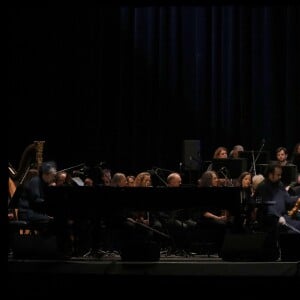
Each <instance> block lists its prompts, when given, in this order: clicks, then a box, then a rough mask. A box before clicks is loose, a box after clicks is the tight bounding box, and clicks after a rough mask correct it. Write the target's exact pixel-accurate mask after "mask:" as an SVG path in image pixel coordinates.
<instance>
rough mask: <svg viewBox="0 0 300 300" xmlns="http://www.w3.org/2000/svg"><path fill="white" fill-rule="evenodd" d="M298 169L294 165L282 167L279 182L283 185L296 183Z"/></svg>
mask: <svg viewBox="0 0 300 300" xmlns="http://www.w3.org/2000/svg"><path fill="white" fill-rule="evenodd" d="M297 174H298V169H297V166H296V165H287V166H283V167H282V174H281V181H282V183H283V184H284V185H286V186H287V185H289V184H290V183H291V182H293V181H297Z"/></svg>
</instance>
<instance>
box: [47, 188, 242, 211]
mask: <svg viewBox="0 0 300 300" xmlns="http://www.w3.org/2000/svg"><path fill="white" fill-rule="evenodd" d="M45 202H46V204H47V213H48V214H49V215H53V216H54V217H55V216H58V215H59V216H61V217H62V216H63V215H65V214H66V215H68V216H69V217H70V216H71V217H72V216H76V217H81V216H84V217H88V216H89V215H95V214H96V215H97V214H99V215H100V216H101V215H106V216H107V215H110V214H112V215H114V214H119V213H121V212H123V211H126V210H147V211H164V210H180V209H191V208H199V207H200V208H201V207H206V208H208V207H218V208H220V209H228V210H229V211H231V212H232V213H233V214H234V215H235V214H236V213H239V211H240V207H241V190H240V188H237V187H218V188H197V187H180V188H166V187H153V188H128V187H126V188H115V187H102V186H96V187H89V186H60V187H49V188H48V189H47V190H46V191H45Z"/></svg>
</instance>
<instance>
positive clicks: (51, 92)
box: [8, 5, 300, 172]
mask: <svg viewBox="0 0 300 300" xmlns="http://www.w3.org/2000/svg"><path fill="white" fill-rule="evenodd" d="M9 16H10V20H11V22H10V24H9V25H10V28H9V32H10V33H11V34H10V36H9V50H10V54H11V55H10V61H9V72H8V74H9V89H10V98H9V102H10V104H13V105H12V106H11V108H10V115H11V118H12V121H15V122H16V123H17V126H18V128H19V130H18V131H17V132H15V131H14V132H11V134H10V139H9V150H10V151H9V158H10V160H17V159H18V158H19V155H20V154H21V151H22V148H23V147H25V146H26V145H27V144H28V143H30V142H31V141H32V140H36V139H46V141H47V144H46V145H47V146H46V147H47V149H46V150H47V153H48V155H49V157H51V158H53V159H55V160H57V161H58V164H60V165H62V166H63V167H65V166H67V165H68V164H73V163H75V164H76V163H78V162H81V161H86V160H92V161H98V162H99V161H107V162H108V163H109V164H110V165H111V166H112V168H113V171H117V170H123V171H126V172H127V171H128V172H137V171H141V170H144V169H149V168H151V167H152V166H159V167H162V168H171V169H175V170H178V166H179V164H180V162H181V161H182V152H183V151H182V150H183V149H182V147H183V140H186V139H196V140H200V141H201V154H202V158H203V159H211V156H212V153H213V151H214V149H215V148H216V147H218V146H220V145H224V146H226V147H228V148H229V149H230V148H231V147H232V146H233V145H235V144H242V145H244V146H245V147H246V149H249V150H258V148H259V147H260V144H261V141H262V139H265V140H266V141H267V143H266V146H265V147H266V149H267V150H270V151H271V153H272V154H274V150H275V148H276V147H278V146H286V147H287V148H288V149H289V150H290V151H291V150H292V147H293V146H294V145H295V144H296V143H297V142H299V133H298V131H299V130H298V127H299V126H298V124H299V115H300V111H299V107H300V88H299V87H300V76H299V75H300V59H299V56H300V46H299V44H300V43H299V41H300V6H297V5H282V6H275V5H274V6H273V5H272V6H263V5H260V6H250V5H247V6H242V5H224V6H222V5H216V6H213V5H202V6H174V7H171V6H170V7H169V6H164V7H163V6H161V7H159V6H156V7H146V6H142V7H133V6H130V7H126V6H123V7H105V8H104V7H103V8H98V9H93V10H79V9H77V10H75V9H73V10H68V9H64V10H57V9H55V10H54V9H52V10H51V9H50V10H49V9H44V10H42V9H26V10H24V9H23V10H11V11H9ZM16 101H19V102H18V103H20V104H18V105H14V103H16ZM35 109H36V110H35Z"/></svg>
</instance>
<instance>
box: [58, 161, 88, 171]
mask: <svg viewBox="0 0 300 300" xmlns="http://www.w3.org/2000/svg"><path fill="white" fill-rule="evenodd" d="M84 166H85V163H81V164H79V165H76V166H72V167H69V168H66V169H63V170H59V171H57V173H61V172H66V171H70V170H73V169H78V168H80V167H84Z"/></svg>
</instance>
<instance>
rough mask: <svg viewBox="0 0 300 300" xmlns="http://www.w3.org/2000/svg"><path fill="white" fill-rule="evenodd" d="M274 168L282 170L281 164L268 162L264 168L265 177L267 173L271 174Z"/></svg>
mask: <svg viewBox="0 0 300 300" xmlns="http://www.w3.org/2000/svg"><path fill="white" fill-rule="evenodd" d="M276 168H277V169H281V170H282V167H281V165H279V164H278V163H271V164H268V165H267V166H266V169H265V174H264V175H265V177H266V178H268V176H269V174H273V173H274V171H275V169H276Z"/></svg>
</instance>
